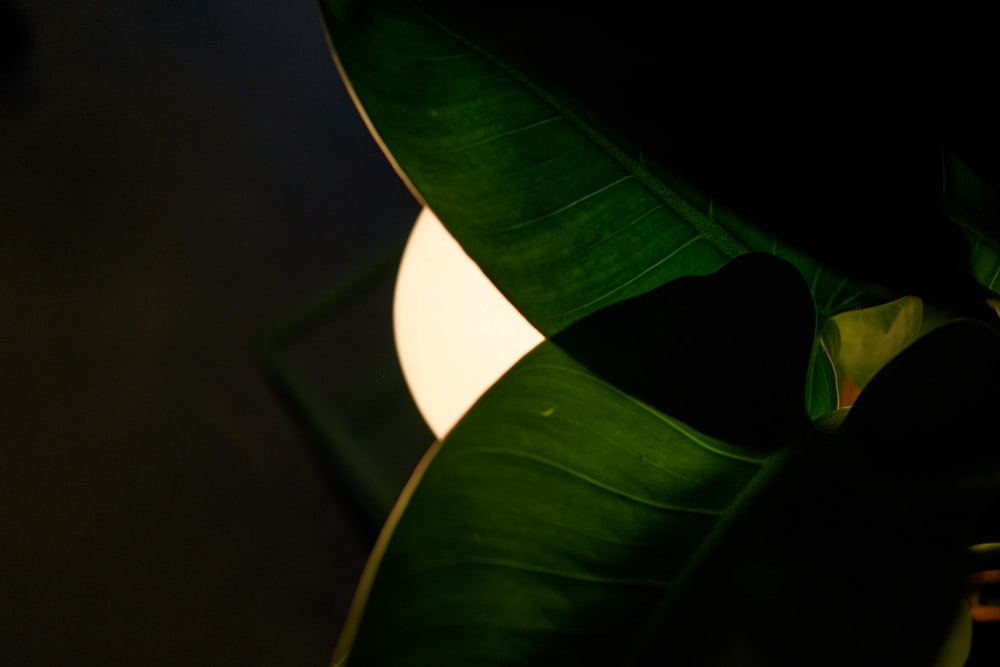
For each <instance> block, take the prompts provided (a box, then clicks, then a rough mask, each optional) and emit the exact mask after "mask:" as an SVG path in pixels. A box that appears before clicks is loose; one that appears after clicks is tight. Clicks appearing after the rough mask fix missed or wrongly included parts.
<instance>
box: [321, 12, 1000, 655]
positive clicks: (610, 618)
mask: <svg viewBox="0 0 1000 667" xmlns="http://www.w3.org/2000/svg"><path fill="white" fill-rule="evenodd" d="M321 6H322V8H323V12H324V18H325V21H326V25H327V28H328V31H329V35H330V39H331V44H332V47H333V51H334V54H335V56H336V58H337V61H338V64H339V66H340V67H341V70H342V72H343V73H344V76H345V80H346V81H347V83H348V85H349V87H350V88H351V90H352V94H353V95H354V96H355V99H356V101H357V102H358V105H359V108H360V109H361V110H362V112H363V113H364V115H365V117H366V119H367V120H368V122H369V125H370V127H371V129H372V131H373V133H374V134H375V136H376V137H377V138H378V139H379V140H380V142H381V143H382V145H383V147H384V148H385V149H386V152H387V155H388V156H389V157H390V159H392V160H393V162H394V163H395V164H396V165H397V167H398V171H399V173H400V175H401V177H402V178H403V179H404V180H406V181H407V183H408V184H409V185H410V186H411V188H412V190H413V191H414V193H415V195H416V196H418V197H419V198H420V199H421V200H422V201H424V202H426V203H427V204H428V205H429V206H430V207H431V208H433V209H434V211H435V212H436V213H437V214H438V215H439V217H440V218H441V219H442V221H443V222H444V224H445V225H446V226H447V227H448V229H449V230H450V231H451V233H452V234H453V235H454V236H455V237H456V239H457V240H458V241H459V242H460V243H461V244H462V245H463V247H464V248H465V249H466V251H467V252H468V253H469V254H470V256H471V257H472V258H473V259H474V260H475V261H476V262H477V263H478V264H479V265H480V266H481V267H482V268H483V270H484V271H485V272H486V274H487V275H488V276H489V277H490V278H491V280H493V282H494V283H495V284H496V285H497V286H498V288H499V289H500V290H501V291H502V292H504V293H505V294H506V295H507V297H508V298H509V299H510V300H511V302H512V303H513V304H514V305H515V306H516V307H517V308H518V309H519V310H520V311H521V313H522V314H524V315H525V317H527V318H528V319H529V320H530V321H531V322H532V323H533V324H534V325H535V326H536V327H537V328H538V329H539V330H540V331H542V333H544V334H545V335H546V337H547V339H548V340H547V341H546V342H544V343H542V344H541V345H540V346H539V347H538V348H536V349H535V350H534V351H532V352H531V353H529V354H528V355H527V356H526V357H525V358H524V359H522V360H521V361H520V362H519V363H518V364H517V365H516V366H515V367H514V368H513V369H512V370H511V371H510V372H509V373H508V374H507V375H506V376H504V377H503V378H501V379H500V380H499V381H498V382H497V384H496V385H495V386H494V387H493V388H492V389H491V390H490V391H489V392H488V393H487V394H486V395H485V396H484V397H483V398H482V399H481V400H480V402H479V403H478V404H477V405H476V406H475V407H473V409H472V410H471V411H470V412H469V414H468V415H467V416H466V418H465V419H463V421H462V422H461V423H460V424H459V425H458V426H456V427H455V428H454V429H453V431H452V432H451V433H450V434H449V435H448V436H447V437H446V438H444V440H443V442H442V443H438V444H435V445H434V447H432V449H431V451H430V452H429V453H428V456H427V457H426V458H425V460H424V462H423V463H422V464H421V465H420V466H419V468H418V470H417V471H416V473H415V475H414V477H413V479H412V480H411V482H410V484H409V485H408V487H407V489H406V490H405V491H404V494H403V497H402V498H401V500H400V503H399V504H398V505H397V508H396V510H395V511H394V513H393V516H392V517H391V519H390V521H389V523H388V525H387V526H386V529H385V531H384V532H383V536H382V538H381V539H380V541H379V544H378V546H377V547H376V550H375V553H374V554H373V556H372V560H371V562H370V564H369V568H368V570H367V571H366V574H365V576H364V578H363V581H362V583H361V586H360V589H359V593H358V598H357V602H356V605H355V609H354V610H353V611H352V615H351V618H350V620H349V622H348V625H347V627H346V628H345V630H344V633H343V636H342V639H341V643H340V645H339V646H338V649H337V655H336V657H335V663H336V664H344V663H346V661H347V660H348V659H350V664H351V665H371V664H374V665H383V664H384V665H395V664H433V665H449V664H461V665H468V664H476V665H488V664H518V665H528V664H539V665H542V664H544V665H553V664H608V663H613V664H637V665H645V664H657V663H663V664H681V665H686V664H698V665H703V664H704V665H714V664H720V665H736V664H812V665H817V664H819V665H826V664H830V665H834V664H837V665H841V664H928V665H930V664H934V661H935V660H936V659H937V656H938V654H939V653H940V647H941V645H942V643H943V642H944V639H945V637H946V635H947V632H948V628H949V626H950V624H951V622H952V619H953V618H955V616H956V615H961V602H960V601H961V597H962V592H963V582H964V579H965V574H966V573H965V571H964V567H965V565H964V559H965V549H966V548H967V547H968V546H969V545H971V544H973V543H976V542H982V541H986V540H989V539H995V536H992V537H991V536H990V535H989V534H988V533H989V530H990V523H989V521H990V518H991V517H995V516H996V513H995V512H996V509H997V507H996V504H997V498H998V483H997V474H996V471H997V468H998V459H997V455H996V453H995V451H994V449H993V447H992V446H990V445H991V443H990V442H989V439H988V437H983V436H982V435H979V434H981V433H983V432H984V429H985V428H986V426H987V425H988V424H989V420H990V419H991V416H992V413H993V412H995V406H997V405H1000V385H998V378H1000V374H998V373H997V371H998V370H1000V339H998V334H997V332H996V331H995V319H996V316H995V314H994V312H993V311H992V310H991V309H990V307H989V306H988V305H987V303H988V299H990V298H993V296H992V292H991V290H995V289H996V288H997V285H998V276H1000V244H998V243H997V239H998V228H997V226H996V224H995V220H996V217H995V215H996V208H995V204H996V200H995V199H993V198H991V197H993V195H992V194H991V190H990V189H989V186H988V184H987V182H986V181H984V180H983V179H982V178H981V177H979V176H977V175H976V173H975V172H974V171H973V170H971V169H970V168H969V167H968V166H967V162H968V160H964V161H963V160H962V159H961V158H960V157H959V156H957V155H955V154H953V151H952V150H951V149H953V148H954V147H955V146H958V147H960V148H964V149H965V150H966V151H967V154H966V157H968V155H969V154H968V146H969V144H968V143H967V142H963V141H958V140H956V141H954V142H953V144H954V145H952V144H947V145H945V144H942V143H941V141H940V140H941V139H942V137H939V136H938V135H937V134H935V133H930V134H928V135H927V136H925V133H924V132H923V130H924V129H925V127H924V125H925V124H924V120H926V119H925V118H922V117H921V118H920V119H916V120H914V121H913V123H912V126H910V125H907V126H906V127H905V128H903V129H900V128H898V127H895V126H892V129H891V131H888V132H887V128H889V127H890V126H888V125H886V124H885V123H884V122H883V121H885V120H886V119H889V118H892V117H893V114H894V113H896V112H898V111H899V109H902V108H909V106H908V104H909V103H911V102H913V101H914V100H923V99H924V94H925V91H924V90H923V88H922V87H921V86H919V85H911V84H912V81H909V80H908V79H907V78H906V77H901V81H902V82H901V83H899V90H897V91H895V92H896V93H898V98H899V100H902V101H898V100H897V99H896V98H897V96H896V95H893V96H891V97H892V100H891V101H890V102H888V103H887V104H886V105H885V106H884V108H883V107H879V108H878V109H875V110H871V109H867V110H866V109H862V108H860V107H863V106H865V105H852V104H850V103H847V104H844V105H842V106H843V108H840V109H838V111H839V112H842V113H841V120H842V119H843V117H847V118H848V119H852V120H856V121H861V120H866V121H871V118H875V119H876V120H875V121H871V122H868V124H860V125H858V126H855V125H854V124H853V123H851V122H845V123H844V127H841V128H839V129H838V130H837V131H833V132H818V131H816V129H815V128H814V127H813V128H812V131H807V132H805V133H801V132H798V131H797V130H788V128H786V127H785V126H784V122H785V120H787V119H785V118H784V117H782V116H781V114H780V113H779V111H780V110H781V109H782V108H783V107H782V105H783V104H785V103H788V102H789V101H796V102H797V103H800V104H801V105H802V106H803V108H810V105H813V104H815V103H816V102H817V100H821V99H826V98H829V97H830V95H829V93H828V91H829V90H831V89H832V90H837V92H838V93H843V92H844V90H842V89H838V88H837V86H841V87H844V86H846V87H847V89H851V90H854V88H855V87H854V86H848V85H847V84H850V83H852V81H850V80H849V81H847V82H845V81H844V80H843V78H844V74H843V71H842V70H843V68H842V67H841V65H840V64H839V63H833V64H831V63H829V62H823V59H822V58H817V59H815V60H814V64H815V67H816V68H818V70H820V71H821V72H827V73H829V72H836V73H838V75H839V77H840V78H836V80H831V79H830V78H829V77H824V76H821V75H817V77H818V78H817V81H818V83H814V84H813V86H812V87H810V89H809V90H800V89H799V88H798V87H794V86H789V84H788V82H787V81H783V80H782V79H781V78H780V77H776V78H774V79H770V78H768V77H763V79H764V80H758V79H761V78H762V77H757V78H754V76H753V75H754V74H755V73H756V72H758V71H764V72H770V71H771V70H772V69H773V68H775V63H774V62H771V61H770V60H769V59H768V58H763V60H762V61H761V59H760V58H759V57H758V58H755V54H758V53H759V50H754V49H753V48H748V47H752V46H753V45H752V44H749V43H747V41H746V39H745V38H744V39H741V35H744V34H746V31H745V30H744V29H745V24H741V23H740V22H739V21H735V22H733V23H732V24H731V29H730V30H728V31H726V30H723V29H722V28H721V27H720V26H721V24H719V23H716V22H711V21H709V22H706V21H705V19H713V18H714V17H712V16H711V14H710V13H707V14H704V15H702V14H700V13H699V11H700V10H689V11H683V12H673V13H672V14H671V17H670V18H671V21H672V25H675V26H679V27H678V28H676V29H674V30H668V29H666V27H664V26H659V25H658V26H651V25H650V24H649V22H648V17H647V19H646V22H643V21H642V20H640V19H639V18H636V15H633V14H631V13H630V12H628V11H625V9H624V8H616V9H615V11H613V12H610V11H609V12H605V13H599V12H597V11H596V10H594V11H591V12H590V13H588V12H586V11H582V12H576V13H574V14H573V15H572V16H569V15H566V14H563V13H561V12H559V11H557V10H558V8H556V7H553V6H550V5H548V4H546V3H533V4H530V5H529V4H518V3H513V4H509V3H507V4H504V5H503V7H502V8H501V7H500V6H499V5H498V6H491V5H489V3H487V5H481V4H480V5H477V6H476V7H468V6H463V5H462V3H451V2H440V1H430V0H428V1H425V2H404V1H402V0H399V1H397V0H384V1H379V2H354V1H352V0H323V2H322V4H321ZM706 25H711V26H712V27H713V29H716V30H715V35H714V36H715V37H716V40H714V41H713V43H718V42H719V41H722V42H724V43H727V45H728V47H729V49H730V51H732V52H733V53H735V54H736V55H735V56H731V57H730V59H729V62H736V63H738V64H737V65H736V66H733V67H732V68H726V67H723V68H719V67H714V68H712V67H710V68H709V69H708V71H707V73H706V71H705V70H704V68H703V67H696V66H694V65H695V64H700V65H704V64H705V63H704V57H703V51H704V49H703V48H701V49H699V48H697V47H698V45H699V42H697V41H695V42H692V41H691V40H690V39H682V38H677V35H678V34H680V32H682V31H683V30H690V29H692V28H693V27H696V26H706ZM753 34H754V39H755V40H756V39H760V35H759V34H757V33H753ZM720 35H724V37H725V39H724V40H719V39H718V38H719V36H720ZM658 38H660V39H658ZM664 40H666V42H667V43H669V44H670V45H669V46H664ZM728 40H732V41H728ZM798 41H801V42H803V43H801V44H798V46H799V47H803V48H804V47H805V46H806V45H805V42H807V41H808V40H807V39H805V40H797V42H798ZM650 53H657V54H658V58H656V59H655V60H654V59H651V58H649V57H648V56H649V54H650ZM691 61H696V62H691ZM777 69H778V70H780V69H781V68H780V67H779V68H777ZM848 69H850V68H848ZM655 73H660V74H662V75H663V76H662V77H656V76H654V75H655ZM594 75H596V76H597V78H596V79H594V78H590V77H592V76H594ZM748 78H749V79H750V80H753V81H754V85H753V86H752V87H751V88H750V89H748V88H747V84H746V82H747V80H748ZM847 78H848V79H851V77H847ZM876 79H878V80H875V81H871V82H868V83H867V84H864V85H862V84H861V83H858V85H857V88H858V89H859V90H861V91H867V92H871V90H876V89H879V90H880V88H878V87H879V86H880V85H881V84H884V83H885V81H884V80H882V79H879V78H878V77H876ZM892 81H895V79H892ZM592 82H594V83H592ZM588 86H589V87H588ZM866 86H867V87H866ZM595 88H596V89H598V94H591V93H593V92H594V89H595ZM610 89H614V90H616V91H617V92H618V93H621V96H613V95H610V94H609V90H610ZM654 89H656V90H658V91H659V93H658V94H657V95H653V94H652V93H651V92H650V91H652V90H654ZM664 91H668V92H670V93H671V94H670V95H667V96H666V99H667V102H663V99H664V97H663V93H664ZM855 94H856V96H857V95H860V93H859V92H858V91H857V90H855ZM761 99H763V100H764V101H765V102H764V103H762V102H761ZM848 99H849V100H853V99H855V97H851V96H848ZM741 106H746V107H749V108H750V110H749V111H748V110H745V109H741V108H739V107H741ZM761 106H763V107H765V108H764V109H759V108H757V107H761ZM623 109H624V110H625V111H626V112H624V113H623V112H622V110H623ZM727 109H728V110H729V113H723V116H724V118H725V120H724V122H722V123H719V122H718V121H710V120H708V119H709V117H710V116H711V115H712V114H713V113H714V114H716V115H717V114H718V113H720V110H723V111H724V110H727ZM754 109H756V112H753V111H754ZM710 112H711V113H710ZM802 114H803V115H802V116H801V117H800V118H799V120H800V121H803V122H806V124H807V126H808V125H809V123H810V122H811V121H813V120H815V119H814V118H813V117H812V116H810V115H809V113H807V112H806V111H803V112H802ZM792 116H793V117H794V114H792ZM762 118H763V119H764V120H761V119H762ZM783 128H784V129H783ZM813 137H821V139H822V140H821V141H818V142H814V141H812V140H811V139H812V138H813ZM942 147H944V149H946V150H945V151H944V152H943V151H942ZM972 153H973V154H974V160H973V161H977V162H979V163H980V164H983V161H984V156H983V154H982V153H976V152H975V151H973V152H972ZM988 158H989V156H988V155H987V156H986V157H985V163H986V164H987V166H988V165H989V161H988ZM848 166H850V167H852V169H851V170H848ZM987 171H988V169H987ZM845 174H850V176H851V177H850V178H846V179H845ZM943 175H944V178H943ZM834 178H837V179H841V180H839V181H837V180H833V179H834ZM844 180H847V181H849V182H848V183H846V184H845V183H844V182H843V181H844ZM942 182H944V184H945V186H946V187H945V193H946V195H947V196H946V197H945V198H944V202H945V203H947V204H948V205H949V206H950V208H948V209H947V212H948V215H945V211H944V209H942V197H941V187H940V185H941V183H942ZM817 238H819V239H820V241H819V242H817V241H816V239H817ZM906 295H913V296H914V297H915V298H919V299H920V301H919V303H920V311H921V316H920V317H919V318H916V319H914V320H913V322H914V324H913V326H912V327H910V328H909V329H907V330H908V331H909V332H910V333H912V335H906V336H889V337H887V336H883V335H881V334H880V333H878V332H880V331H881V330H882V329H883V327H879V326H872V323H873V322H880V321H882V320H885V321H888V322H897V321H898V320H899V318H898V317H897V316H894V315H886V312H887V311H886V309H885V308H886V307H887V306H885V304H894V303H897V304H898V301H897V300H898V299H900V298H903V297H905V296H906ZM880 305H881V306H883V307H882V309H881V310H879V309H875V310H864V311H861V312H862V313H863V314H862V315H860V316H858V315H855V316H854V317H853V318H852V317H841V318H839V319H837V318H836V316H838V314H841V313H845V312H851V311H856V310H857V309H859V308H868V307H876V306H880ZM889 308H890V310H892V308H895V306H889ZM895 312H897V314H898V312H901V311H899V309H898V308H896V311H895ZM911 312H912V311H911ZM890 328H891V327H890ZM866 330H870V331H874V332H876V334H875V335H874V336H870V337H869V339H868V341H867V342H866V343H865V344H863V345H861V349H863V350H866V351H868V353H869V354H867V355H863V356H865V359H864V362H863V364H862V362H859V361H858V359H857V357H849V356H845V355H841V354H839V353H838V352H837V349H838V341H839V342H840V343H843V341H845V340H848V339H852V338H853V339H857V338H858V337H859V336H860V337H863V336H864V335H865V334H864V332H865V331H866ZM914 339H916V342H912V341H913V340H914ZM907 344H909V346H908V347H906V349H903V348H904V346H906V345H907ZM852 364H853V366H852ZM860 365H865V366H866V369H867V370H866V371H865V372H864V373H862V372H861V370H860ZM876 371H877V372H876ZM862 375H863V376H864V379H862V380H860V381H859V380H857V378H859V377H861V376H862ZM872 375H874V377H872V379H871V380H870V383H869V382H868V378H869V377H871V376H872ZM845 377H850V378H852V383H853V384H855V385H858V384H859V383H860V385H861V386H856V387H854V389H855V390H856V389H863V391H862V394H861V396H860V398H859V399H858V402H857V405H856V407H852V408H851V409H850V411H849V413H846V416H845V410H844V409H842V406H841V398H840V394H841V391H842V390H843V389H844V388H845V387H847V386H848V384H847V383H846V381H845ZM928 453H929V454H931V455H928ZM817 572H822V573H823V576H817ZM883 600H889V601H890V602H888V603H884V602H882V601H883Z"/></svg>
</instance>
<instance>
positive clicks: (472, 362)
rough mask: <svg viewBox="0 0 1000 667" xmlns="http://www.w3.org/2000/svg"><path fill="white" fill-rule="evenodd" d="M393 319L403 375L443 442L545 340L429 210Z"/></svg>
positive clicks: (415, 234)
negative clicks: (502, 377) (527, 354)
mask: <svg viewBox="0 0 1000 667" xmlns="http://www.w3.org/2000/svg"><path fill="white" fill-rule="evenodd" d="M393 322H394V324H393V326H394V330H395V337H396V349H397V351H398V353H399V361H400V365H401V366H402V369H403V376H404V377H405V379H406V383H407V385H408V386H409V388H410V393H411V394H412V395H413V399H414V401H415V403H416V404H417V408H418V409H419V410H420V413H421V414H422V415H423V417H424V420H425V421H426V422H427V424H428V426H430V429H431V431H432V432H433V433H434V435H435V436H436V437H437V438H438V439H439V440H440V439H442V438H443V437H444V436H445V435H446V434H447V433H448V431H450V430H451V428H452V427H453V426H454V425H455V424H456V423H457V422H458V420H459V419H461V418H462V415H464V414H465V413H466V412H467V411H468V410H469V408H470V407H472V405H473V403H475V402H476V401H477V400H478V399H479V397H480V396H482V394H483V393H484V392H485V391H486V390H487V389H489V388H490V386H492V385H493V383H494V382H496V381H497V380H498V379H499V378H500V376H502V375H503V374H504V373H506V372H507V370H508V369H509V368H510V367H511V366H513V365H514V364H515V363H516V362H517V361H518V360H519V359H520V358H521V357H522V356H524V355H525V354H526V353H527V352H528V351H530V350H531V349H532V348H533V347H535V346H536V345H538V343H540V342H542V341H543V340H544V336H542V334H541V333H539V332H538V330H537V329H535V328H534V327H533V326H531V324H530V323H529V322H528V321H527V320H526V319H524V316H523V315H521V313H519V312H518V311H517V309H516V308H514V306H513V305H512V304H511V303H510V302H509V301H508V300H507V299H506V297H504V296H503V295H502V294H501V293H500V291H499V290H498V289H497V288H496V287H495V286H494V285H493V283H492V282H490V280H489V278H487V277H486V275H485V274H484V273H483V272H482V270H481V269H480V268H479V266H478V265H477V264H476V263H475V262H473V261H472V259H471V258H470V257H469V256H468V255H467V254H466V252H465V251H464V250H463V249H462V247H461V246H460V245H459V244H458V242H457V241H455V239H454V238H453V237H452V236H451V234H450V233H448V231H447V230H446V229H445V227H444V225H443V224H441V221H440V220H438V219H437V217H436V216H435V215H434V214H433V213H432V212H431V211H430V209H428V208H424V209H423V211H421V213H420V216H419V217H418V218H417V222H416V224H415V225H414V227H413V231H412V232H411V233H410V238H409V240H408V241H407V244H406V249H405V250H404V252H403V259H402V262H401V264H400V268H399V274H398V276H397V278H396V288H395V295H394V297H393Z"/></svg>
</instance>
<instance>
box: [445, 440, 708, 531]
mask: <svg viewBox="0 0 1000 667" xmlns="http://www.w3.org/2000/svg"><path fill="white" fill-rule="evenodd" d="M463 454H465V455H470V454H486V455H498V456H510V457H513V458H518V459H524V460H526V461H532V462H534V463H538V464H540V465H543V466H547V467H549V468H552V469H553V470H558V471H559V472H561V473H564V474H566V475H569V476H571V477H574V478H576V479H579V480H580V481H582V482H586V483H587V484H590V485H591V486H595V487H597V488H599V489H603V490H604V491H607V492H609V493H612V494H614V495H616V496H619V497H621V498H625V499H626V500H631V501H632V502H635V503H638V504H640V505H645V506H647V507H652V508H654V509H660V510H665V511H667V512H677V513H680V514H697V515H700V516H711V517H717V516H720V515H721V514H722V512H720V511H719V510H709V509H704V508H700V507H685V506H683V505H673V504H670V503H661V502H657V501H655V500H651V499H649V498H643V497H641V496H637V495H635V494H633V493H629V492H628V491H624V490H622V489H618V488H615V487H614V486H611V485H610V484H606V483H604V482H602V481H600V480H598V479H594V478H593V477H591V476H590V475H585V474H584V473H582V472H579V471H577V470H574V469H573V468H571V467H569V466H567V465H564V464H562V463H559V462H558V461H553V460H551V459H547V458H545V457H544V456H538V455H536V454H531V453H529V452H524V451H520V450H517V449H508V448H505V447H473V448H469V449H466V450H464V451H463Z"/></svg>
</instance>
